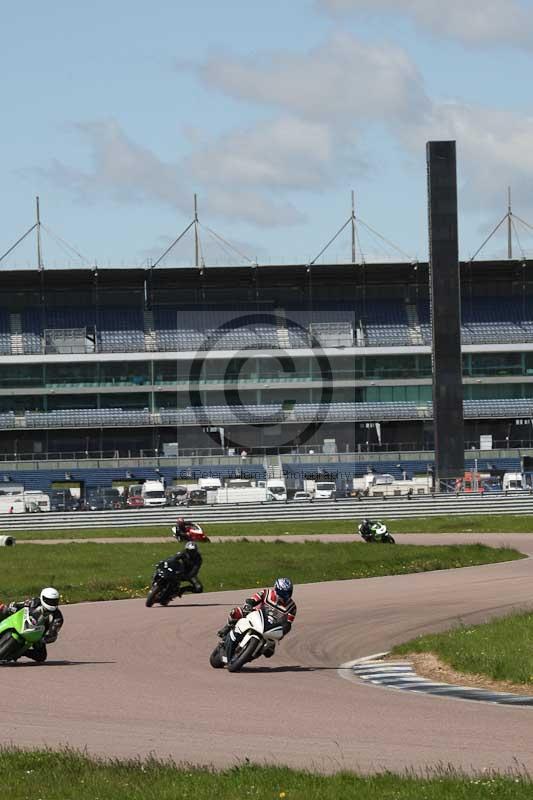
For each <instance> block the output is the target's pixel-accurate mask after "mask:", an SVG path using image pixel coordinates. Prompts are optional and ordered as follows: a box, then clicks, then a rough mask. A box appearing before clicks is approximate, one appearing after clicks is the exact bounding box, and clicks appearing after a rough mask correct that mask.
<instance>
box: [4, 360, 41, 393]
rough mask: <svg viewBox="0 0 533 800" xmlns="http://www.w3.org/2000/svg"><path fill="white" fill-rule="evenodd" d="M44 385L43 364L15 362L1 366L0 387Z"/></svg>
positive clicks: (24, 387)
mask: <svg viewBox="0 0 533 800" xmlns="http://www.w3.org/2000/svg"><path fill="white" fill-rule="evenodd" d="M42 385H43V367H42V365H41V364H14V365H7V364H6V365H2V366H1V367H0V387H2V388H4V389H9V388H15V389H26V388H27V387H30V386H42Z"/></svg>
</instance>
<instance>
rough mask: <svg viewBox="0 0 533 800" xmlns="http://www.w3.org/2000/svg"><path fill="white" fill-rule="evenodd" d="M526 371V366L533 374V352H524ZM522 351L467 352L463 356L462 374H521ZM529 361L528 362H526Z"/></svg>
mask: <svg viewBox="0 0 533 800" xmlns="http://www.w3.org/2000/svg"><path fill="white" fill-rule="evenodd" d="M525 358H526V371H527V369H528V366H529V367H530V369H531V372H530V373H529V374H533V354H531V353H526V354H525ZM522 361H523V354H522V353H469V354H468V355H465V356H463V374H465V375H471V376H472V377H477V376H484V377H490V376H491V375H502V376H505V375H522V374H523V364H522ZM528 361H530V364H528Z"/></svg>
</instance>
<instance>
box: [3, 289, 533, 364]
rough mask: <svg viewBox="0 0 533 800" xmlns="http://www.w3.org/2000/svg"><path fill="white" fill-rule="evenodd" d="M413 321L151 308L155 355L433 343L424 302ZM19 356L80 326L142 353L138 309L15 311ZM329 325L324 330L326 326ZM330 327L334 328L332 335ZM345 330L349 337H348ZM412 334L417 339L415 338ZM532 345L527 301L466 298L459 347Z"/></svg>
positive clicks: (246, 307) (372, 313)
mask: <svg viewBox="0 0 533 800" xmlns="http://www.w3.org/2000/svg"><path fill="white" fill-rule="evenodd" d="M413 309H415V312H414V313H415V317H417V319H415V320H413V319H410V320H409V319H408V315H407V308H406V305H405V303H404V302H403V301H402V300H400V299H398V300H393V299H381V300H377V299H367V300H366V301H365V303H364V304H363V303H362V302H359V301H354V302H352V303H348V302H344V301H340V302H338V303H333V302H329V303H325V304H324V305H321V306H320V307H313V308H310V307H306V306H304V305H301V306H295V305H287V306H286V307H284V308H280V307H278V308H274V305H270V306H265V305H262V306H260V307H258V306H257V305H254V304H252V303H250V304H233V305H229V304H226V305H225V306H224V305H219V306H215V305H206V304H203V305H202V306H198V307H192V306H188V307H183V308H179V307H176V308H168V307H164V308H163V307H156V308H155V309H154V310H153V324H154V331H153V333H154V337H155V338H154V341H155V348H154V347H151V348H150V349H156V350H161V351H168V350H177V351H196V350H200V349H205V350H211V349H215V350H220V349H229V350H233V349H247V348H248V349H252V348H256V349H265V348H279V347H287V346H289V347H296V348H298V347H309V346H310V344H311V341H312V338H311V337H312V336H314V337H315V339H318V341H319V342H321V341H322V340H321V336H324V337H325V339H324V342H323V343H324V345H326V346H327V344H328V343H331V341H334V342H335V341H336V340H335V337H333V339H332V338H331V337H332V336H333V334H334V333H336V334H337V338H338V337H340V338H339V343H338V344H336V345H335V344H333V346H349V344H352V343H353V341H354V340H353V338H351V337H353V334H354V333H355V332H361V335H358V336H357V338H356V339H355V342H356V343H357V344H358V345H363V344H364V345H368V346H371V347H382V346H387V345H409V344H413V342H414V341H417V337H419V339H420V341H421V343H423V344H425V345H430V344H431V324H430V313H429V304H428V302H427V301H419V302H418V303H416V304H413ZM21 326H22V331H21V332H22V342H23V351H24V352H25V353H34V354H37V353H41V352H43V335H44V331H45V330H50V329H54V328H58V329H69V328H80V327H86V328H89V329H94V331H95V332H96V334H97V348H98V350H99V351H101V352H138V351H140V352H142V351H144V350H146V349H147V346H146V341H145V330H144V318H143V312H142V310H141V309H139V308H137V309H134V308H124V307H121V308H109V307H106V308H104V309H100V310H99V311H98V312H97V311H96V310H95V309H90V308H81V309H76V308H55V309H49V310H46V313H45V312H43V311H42V310H41V309H38V308H28V309H25V310H23V311H22V312H21ZM328 326H329V328H328ZM332 326H337V328H338V329H334V327H332ZM350 332H351V333H350ZM414 334H416V335H414ZM531 340H533V298H532V299H529V298H528V299H526V301H523V302H522V301H516V300H514V299H512V298H499V297H474V298H470V297H464V298H463V300H462V341H463V343H464V344H482V343H491V342H501V341H509V342H521V341H524V342H526V341H531ZM10 352H11V338H10V327H9V315H8V314H7V312H5V311H4V312H0V353H10Z"/></svg>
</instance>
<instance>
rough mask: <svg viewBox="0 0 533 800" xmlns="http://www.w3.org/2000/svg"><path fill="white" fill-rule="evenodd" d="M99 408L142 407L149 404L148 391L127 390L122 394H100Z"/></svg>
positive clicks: (146, 406) (147, 406)
mask: <svg viewBox="0 0 533 800" xmlns="http://www.w3.org/2000/svg"><path fill="white" fill-rule="evenodd" d="M99 400H100V408H135V409H143V408H149V406H150V393H149V392H143V393H140V392H139V393H137V392H128V393H124V394H115V392H113V393H111V394H101V395H100V398H99Z"/></svg>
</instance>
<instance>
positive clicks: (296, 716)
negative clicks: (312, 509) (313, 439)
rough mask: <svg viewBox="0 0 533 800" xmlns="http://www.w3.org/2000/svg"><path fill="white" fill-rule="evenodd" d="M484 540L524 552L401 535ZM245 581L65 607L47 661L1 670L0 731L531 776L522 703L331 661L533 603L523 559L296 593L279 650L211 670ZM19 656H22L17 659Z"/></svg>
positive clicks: (239, 757)
mask: <svg viewBox="0 0 533 800" xmlns="http://www.w3.org/2000/svg"><path fill="white" fill-rule="evenodd" d="M397 538H398V541H399V542H400V543H401V542H403V543H411V542H416V543H418V544H420V543H427V544H433V543H439V544H443V543H449V542H452V541H461V542H465V541H466V540H470V541H484V542H490V543H494V544H502V543H503V544H508V545H510V546H513V547H516V548H517V549H520V550H521V551H522V552H526V553H528V554H530V555H533V536H529V535H511V534H506V535H499V534H486V535H478V534H472V535H464V534H463V535H460V536H457V535H427V536H426V535H414V536H408V535H399V536H398V537H397ZM246 596H247V593H246V591H239V592H220V593H214V594H205V595H201V596H198V597H191V596H190V595H187V596H186V597H185V598H184V599H183V600H182V601H176V602H175V603H174V604H173V605H171V606H169V607H168V608H161V607H159V606H157V607H154V608H152V609H147V608H145V606H144V601H143V600H128V601H120V602H113V603H90V604H89V603H87V604H81V605H78V606H72V607H67V608H66V611H65V618H66V621H65V627H64V632H63V634H62V636H61V637H60V640H59V641H58V643H57V644H56V645H55V646H52V648H51V651H50V659H51V660H50V662H49V663H48V664H46V665H43V666H39V665H34V664H32V663H30V662H25V661H22V662H21V663H20V664H18V665H15V666H6V667H2V668H1V676H2V693H1V696H0V718H1V720H2V740H3V742H4V743H8V742H13V743H16V744H19V745H24V746H30V747H33V746H43V745H46V746H50V747H55V746H58V745H70V746H71V747H76V748H86V749H87V751H88V752H90V753H95V754H102V755H106V756H120V757H123V756H137V755H147V754H149V753H154V754H156V755H157V756H158V757H162V758H164V757H171V758H173V759H174V760H176V761H178V762H192V763H194V764H212V765H214V766H216V767H220V766H227V765H231V764H234V763H236V762H237V761H243V760H244V759H250V760H251V761H255V762H270V763H278V764H288V765H290V766H295V767H308V768H311V769H314V770H320V771H324V772H331V771H336V770H339V769H354V770H361V771H365V772H366V771H374V770H382V769H392V770H402V769H404V768H407V767H414V768H416V769H425V768H426V767H431V766H434V765H439V764H440V765H442V764H448V763H451V764H453V765H454V766H456V767H459V768H462V769H465V770H471V769H475V770H476V771H477V770H481V769H484V768H495V769H499V770H505V769H513V770H516V769H517V768H521V767H522V766H523V767H526V768H527V769H528V770H529V771H530V772H532V771H533V750H532V748H531V731H532V730H533V709H530V708H505V707H500V706H495V705H491V704H486V703H473V702H465V701H457V700H451V699H446V698H435V697H426V696H423V695H416V694H411V693H406V692H400V691H394V690H388V689H382V688H379V687H373V686H368V685H363V684H359V683H355V682H352V681H347V680H342V679H341V678H340V677H339V674H338V672H337V668H338V666H339V665H340V664H341V663H343V662H346V661H349V660H352V659H355V658H358V657H360V656H364V655H369V654H373V653H376V652H379V651H383V650H387V649H388V648H389V647H390V646H391V645H393V644H395V643H398V642H401V641H404V640H405V639H407V638H410V637H412V636H414V635H416V634H419V633H423V632H427V631H430V630H441V629H444V628H447V627H449V626H450V625H451V624H454V623H456V622H457V621H458V620H463V621H465V622H478V621H481V620H484V619H486V618H488V617H489V616H492V615H495V614H499V613H504V612H506V611H508V610H511V609H513V608H532V607H533V559H532V558H529V559H524V560H521V561H515V562H507V563H504V564H497V565H492V566H483V567H470V568H467V569H461V570H450V571H446V572H431V573H421V574H415V575H405V576H403V575H402V576H396V577H387V578H374V579H368V580H357V581H341V582H336V583H322V584H308V585H303V586H299V587H297V590H296V592H295V599H296V602H297V603H298V607H299V610H298V618H297V621H296V623H295V626H294V630H293V632H292V633H291V635H290V636H289V637H287V639H286V640H285V641H284V642H283V643H282V645H281V646H280V647H279V649H278V653H277V654H276V656H275V657H274V658H273V659H271V660H270V661H267V660H265V659H261V660H259V661H257V662H254V664H252V665H251V666H250V667H248V668H245V670H243V672H242V673H239V674H236V675H231V674H229V673H227V672H226V671H224V670H213V669H212V668H211V667H210V666H209V663H208V659H209V653H210V651H211V649H212V648H213V646H214V645H215V643H216V635H215V631H216V629H217V628H218V627H220V625H221V624H222V623H223V622H224V621H225V616H226V614H227V612H228V610H229V608H230V607H231V606H232V605H234V604H235V603H237V602H242V600H243V599H244V598H245V597H246ZM26 663H27V666H26Z"/></svg>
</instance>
